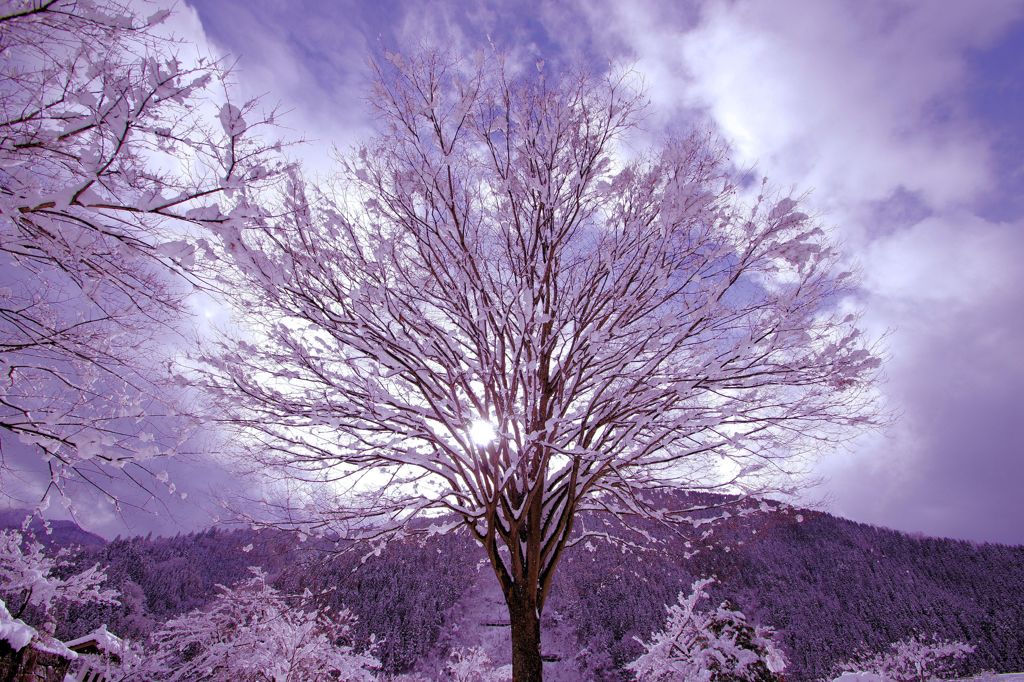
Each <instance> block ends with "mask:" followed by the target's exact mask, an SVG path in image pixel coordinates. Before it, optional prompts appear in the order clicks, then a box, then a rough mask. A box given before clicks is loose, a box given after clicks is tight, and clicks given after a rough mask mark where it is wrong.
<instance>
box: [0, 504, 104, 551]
mask: <svg viewBox="0 0 1024 682" xmlns="http://www.w3.org/2000/svg"><path fill="white" fill-rule="evenodd" d="M29 514H30V512H29V511H28V510H25V509H0V528H20V527H21V525H22V523H24V521H25V517H26V516H28V515H29ZM48 524H49V526H50V532H49V533H47V531H46V528H45V527H44V526H43V522H42V521H40V520H39V518H38V517H33V519H32V523H31V524H30V525H29V531H30V532H31V533H32V534H33V535H34V536H35V537H36V538H37V539H38V540H39V542H41V543H43V544H44V545H57V546H60V547H63V546H66V545H80V546H82V547H100V546H102V545H104V544H106V540H104V539H103V538H101V537H100V536H99V535H96V534H94V533H90V532H89V531H87V530H83V529H82V528H80V527H79V525H78V524H77V523H75V522H74V521H66V520H57V521H48Z"/></svg>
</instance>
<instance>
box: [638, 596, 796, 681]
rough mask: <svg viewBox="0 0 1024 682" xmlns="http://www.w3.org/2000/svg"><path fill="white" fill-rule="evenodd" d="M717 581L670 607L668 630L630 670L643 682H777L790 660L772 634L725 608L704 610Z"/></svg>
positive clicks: (653, 640) (655, 637) (647, 644)
mask: <svg viewBox="0 0 1024 682" xmlns="http://www.w3.org/2000/svg"><path fill="white" fill-rule="evenodd" d="M713 582H714V581H713V580H712V579H710V578H704V579H701V580H697V581H694V583H693V586H692V588H691V590H690V594H689V595H686V596H684V595H683V593H682V592H680V593H679V599H678V603H676V604H672V605H671V606H669V607H668V618H667V619H666V622H665V629H664V630H662V631H660V632H656V633H654V634H653V635H652V636H651V639H650V641H647V642H641V644H643V646H644V653H643V654H642V655H641V656H640V657H639V658H638V659H637V660H635V661H633V662H632V663H630V664H629V666H628V667H629V669H630V670H632V671H633V673H634V674H635V675H636V679H637V680H639V681H640V682H671V681H672V680H687V682H776V681H777V680H779V679H780V677H779V674H780V673H781V672H782V671H783V670H784V669H785V667H786V659H785V656H784V655H783V653H782V650H781V649H780V648H779V646H778V645H777V644H776V643H775V642H774V641H773V639H772V638H773V635H774V632H773V631H772V629H771V628H768V627H762V626H754V625H750V624H749V623H748V622H747V618H746V616H744V615H743V613H742V612H741V611H739V610H737V609H735V608H732V607H731V606H729V605H728V604H726V603H723V604H721V605H720V606H719V607H718V608H717V609H714V610H705V609H700V608H698V606H699V605H700V603H701V602H702V601H704V600H706V599H707V598H708V593H707V587H708V586H709V585H711V584H712V583H713Z"/></svg>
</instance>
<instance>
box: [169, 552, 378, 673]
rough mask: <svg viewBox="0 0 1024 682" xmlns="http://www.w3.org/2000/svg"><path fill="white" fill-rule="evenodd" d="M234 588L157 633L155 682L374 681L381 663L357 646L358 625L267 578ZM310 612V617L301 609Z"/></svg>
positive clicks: (257, 572)
mask: <svg viewBox="0 0 1024 682" xmlns="http://www.w3.org/2000/svg"><path fill="white" fill-rule="evenodd" d="M250 570H251V571H252V574H253V577H252V578H250V579H249V580H246V581H243V582H241V583H239V584H238V585H236V586H235V587H233V588H225V587H223V586H219V589H220V594H218V595H217V597H216V598H215V599H214V600H213V603H212V605H211V606H210V607H209V608H207V609H203V610H197V611H193V612H191V613H189V614H187V615H185V616H181V617H179V618H174V619H172V620H170V621H168V622H167V623H165V624H164V625H163V627H161V628H160V629H159V630H157V631H156V632H155V633H153V636H152V638H151V642H152V644H153V649H154V658H155V660H156V661H157V662H158V663H159V665H160V666H161V667H162V668H163V669H164V670H166V671H167V672H164V673H161V674H160V675H156V676H155V677H156V679H164V680H169V681H177V680H189V681H190V682H191V681H195V682H198V681H200V680H207V681H210V682H214V681H218V682H219V681H225V682H227V681H230V682H264V681H267V682H269V681H271V680H272V681H273V682H316V681H318V680H344V681H345V682H363V681H369V680H373V679H375V675H374V673H373V671H374V670H376V669H377V668H378V667H379V665H380V664H379V662H378V660H377V659H376V658H374V657H373V655H372V646H371V650H370V651H363V652H359V651H357V650H356V648H355V646H354V645H353V643H352V626H353V624H354V622H355V618H354V617H353V616H352V615H351V614H350V613H349V612H348V611H347V610H343V611H341V612H338V613H334V614H329V613H327V612H326V611H323V610H318V609H316V608H315V607H313V606H312V597H313V595H312V594H311V593H309V592H306V593H305V594H304V595H303V596H302V597H299V598H292V597H289V596H287V595H284V594H282V593H280V592H279V591H277V590H276V589H274V588H273V587H271V586H270V585H268V584H267V576H266V574H265V573H264V572H263V571H262V570H261V569H259V568H252V569H250ZM303 607H309V608H311V609H312V610H310V611H306V610H303Z"/></svg>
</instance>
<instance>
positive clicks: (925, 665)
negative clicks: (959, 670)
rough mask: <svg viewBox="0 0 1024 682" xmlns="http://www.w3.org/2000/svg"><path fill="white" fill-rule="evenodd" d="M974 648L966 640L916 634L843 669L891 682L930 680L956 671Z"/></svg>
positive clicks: (844, 666)
mask: <svg viewBox="0 0 1024 682" xmlns="http://www.w3.org/2000/svg"><path fill="white" fill-rule="evenodd" d="M973 651H974V646H973V645H971V644H967V643H965V642H958V641H955V640H951V639H942V638H941V637H939V636H938V635H932V636H930V637H923V636H919V635H915V636H913V637H908V638H907V639H902V640H900V641H898V642H893V643H892V644H891V645H890V646H889V648H888V649H886V650H885V651H881V652H878V653H866V654H862V655H860V656H858V657H857V658H855V659H853V660H852V661H849V662H847V663H843V664H842V665H840V666H839V670H840V671H842V672H851V673H858V672H864V673H873V674H875V675H878V676H880V677H881V678H882V679H884V680H886V681H887V682H929V681H930V680H936V679H946V677H947V676H948V675H952V674H954V673H955V672H956V667H957V664H958V663H959V662H960V661H962V660H963V659H964V658H966V657H967V656H968V655H969V654H971V653H972V652H973Z"/></svg>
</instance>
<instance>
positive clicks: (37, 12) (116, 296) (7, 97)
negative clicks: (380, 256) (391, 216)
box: [0, 0, 272, 502]
mask: <svg viewBox="0 0 1024 682" xmlns="http://www.w3.org/2000/svg"><path fill="white" fill-rule="evenodd" d="M136 7H138V5H137V4H133V3H129V2H122V1H121V0H90V1H89V2H85V1H83V0H38V1H37V0H31V1H29V0H5V1H4V2H2V3H0V448H3V449H4V450H5V451H10V450H11V449H12V447H11V446H12V443H15V442H16V443H18V445H17V446H16V447H20V448H29V449H30V450H33V451H35V452H36V453H38V454H39V455H40V458H41V459H40V462H41V463H42V464H43V466H45V467H48V468H49V475H48V477H47V478H48V479H49V481H50V485H51V487H55V488H57V489H58V490H59V491H61V492H63V491H64V489H65V486H64V483H65V482H66V481H67V480H68V478H71V477H77V478H79V479H85V480H86V484H87V485H92V486H100V487H101V486H103V485H104V482H103V476H107V475H112V476H118V477H121V478H126V479H127V480H134V481H137V482H139V483H140V485H141V484H142V480H143V479H142V478H141V477H144V476H147V475H148V473H149V472H148V471H147V470H146V468H145V466H146V465H145V461H146V460H148V459H151V458H152V457H154V456H156V455H159V454H165V453H168V452H171V451H173V450H174V448H175V447H176V446H177V445H178V443H179V441H180V440H181V435H180V434H181V433H183V432H186V433H187V429H184V428H183V427H184V422H183V420H182V418H181V416H180V414H179V412H180V408H179V406H178V405H177V402H176V400H175V398H176V396H178V395H179V394H180V389H177V390H176V389H175V387H174V386H173V384H172V383H170V382H169V381H168V378H169V376H168V372H167V370H166V369H165V368H163V367H161V364H160V361H161V359H162V358H167V357H168V356H169V353H168V352H167V351H166V342H167V340H168V338H169V337H170V336H171V335H172V334H173V333H175V332H176V331H177V330H180V322H181V320H182V318H183V317H185V316H187V314H188V306H187V305H186V300H185V297H186V295H187V294H188V293H189V292H190V291H192V290H193V288H194V287H195V286H196V285H202V282H201V280H199V279H198V278H197V277H196V275H195V272H194V269H193V266H194V262H195V260H196V258H197V256H198V255H200V254H201V253H202V251H203V244H204V243H205V241H204V239H203V237H204V236H205V235H206V232H207V231H208V230H211V229H212V230H216V229H218V228H220V227H221V226H223V225H224V224H225V223H226V222H227V221H228V215H227V214H230V213H231V212H232V211H235V210H241V211H244V210H246V209H245V207H244V202H243V201H241V200H240V198H241V196H242V194H243V190H244V189H245V188H246V187H248V186H250V185H253V184H258V183H259V182H260V180H261V179H262V178H263V177H265V176H267V175H268V174H271V170H270V169H271V168H272V166H271V165H267V163H266V160H267V158H269V157H268V153H269V150H268V149H266V148H265V147H263V146H261V143H259V142H258V141H255V140H254V139H253V133H252V131H253V129H254V127H255V126H254V124H256V123H257V121H255V120H253V119H254V115H253V113H252V109H253V108H254V106H255V104H254V103H248V104H246V105H244V106H241V107H239V106H235V105H234V104H231V103H230V102H225V101H223V98H221V100H220V101H215V99H216V98H217V97H219V95H218V94H217V91H218V90H223V89H224V87H225V86H224V83H225V77H226V75H227V74H226V72H225V70H224V69H223V68H222V66H221V65H220V64H218V63H214V62H209V61H204V60H199V61H198V62H197V63H194V64H186V63H183V62H182V61H180V60H179V59H178V58H177V56H176V52H177V50H178V48H179V47H180V46H179V45H177V43H174V42H171V41H168V40H164V39H162V38H160V37H159V36H158V35H157V33H156V28H155V27H156V26H157V25H158V24H159V23H160V22H162V21H163V20H164V19H165V18H166V16H167V14H168V12H166V11H159V12H155V13H154V14H152V15H151V16H149V17H148V18H147V17H144V16H140V15H139V14H138V11H137V9H136ZM181 51H182V52H185V51H186V50H184V49H183V48H182V49H181ZM247 119H248V121H247ZM140 423H141V425H140ZM6 462H7V458H5V461H4V463H0V466H2V467H6ZM125 467H127V470H125ZM6 473H7V472H6V468H4V470H2V471H0V492H4V493H7V494H12V493H13V492H14V491H13V490H12V489H11V488H12V486H11V485H10V477H9V476H7V475H5V474H6ZM47 478H44V479H43V480H47ZM114 501H115V502H116V500H114Z"/></svg>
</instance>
